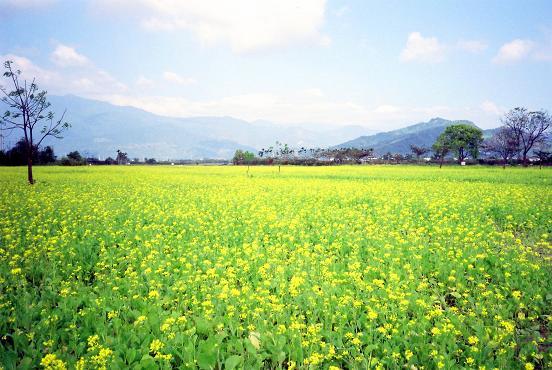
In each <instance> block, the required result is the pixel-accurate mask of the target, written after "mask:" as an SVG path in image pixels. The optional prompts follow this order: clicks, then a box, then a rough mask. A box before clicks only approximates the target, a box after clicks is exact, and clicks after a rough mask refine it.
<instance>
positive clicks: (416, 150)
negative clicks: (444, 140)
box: [410, 144, 429, 161]
mask: <svg viewBox="0 0 552 370" xmlns="http://www.w3.org/2000/svg"><path fill="white" fill-rule="evenodd" d="M410 151H411V152H412V153H413V154H414V155H415V156H416V160H417V161H420V157H421V156H422V155H424V154H426V153H428V152H429V148H426V147H423V146H417V145H414V144H412V145H410Z"/></svg>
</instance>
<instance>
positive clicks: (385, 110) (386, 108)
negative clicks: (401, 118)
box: [374, 104, 402, 114]
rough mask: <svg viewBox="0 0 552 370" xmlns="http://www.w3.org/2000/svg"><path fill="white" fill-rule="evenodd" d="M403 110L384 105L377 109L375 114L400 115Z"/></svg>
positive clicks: (394, 106)
mask: <svg viewBox="0 0 552 370" xmlns="http://www.w3.org/2000/svg"><path fill="white" fill-rule="evenodd" d="M401 110H402V109H401V107H398V106H396V105H391V104H384V105H380V106H378V107H376V109H374V113H378V114H379V113H383V114H388V113H398V112H400V111H401Z"/></svg>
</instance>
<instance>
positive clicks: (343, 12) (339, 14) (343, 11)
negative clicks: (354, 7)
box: [335, 5, 351, 17]
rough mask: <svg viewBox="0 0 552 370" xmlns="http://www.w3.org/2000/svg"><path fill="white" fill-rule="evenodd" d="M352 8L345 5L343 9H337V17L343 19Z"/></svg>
mask: <svg viewBox="0 0 552 370" xmlns="http://www.w3.org/2000/svg"><path fill="white" fill-rule="evenodd" d="M350 10H351V8H349V5H343V6H342V7H341V8H339V9H337V11H336V12H335V15H336V16H337V17H343V16H344V15H346V14H348V13H349V11H350Z"/></svg>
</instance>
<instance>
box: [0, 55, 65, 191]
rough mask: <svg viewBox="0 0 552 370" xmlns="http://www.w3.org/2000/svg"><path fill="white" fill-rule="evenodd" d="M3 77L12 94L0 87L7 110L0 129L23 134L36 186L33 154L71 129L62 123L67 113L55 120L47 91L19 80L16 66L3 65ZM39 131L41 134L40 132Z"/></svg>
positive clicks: (11, 63) (28, 176)
mask: <svg viewBox="0 0 552 370" xmlns="http://www.w3.org/2000/svg"><path fill="white" fill-rule="evenodd" d="M4 68H5V69H6V71H5V72H4V77H5V78H6V79H8V81H9V84H10V85H12V88H13V90H11V91H9V90H8V89H7V88H5V87H4V86H0V91H2V93H3V95H4V96H2V98H1V101H2V102H3V103H4V104H5V105H7V106H8V110H6V112H5V113H4V115H3V116H2V117H1V118H0V129H1V130H7V131H10V132H11V131H13V130H22V131H23V135H24V136H23V138H24V140H25V145H26V147H27V179H28V181H29V184H34V182H35V181H34V178H33V154H34V153H33V152H34V148H35V147H36V148H38V147H39V146H40V144H41V143H42V141H43V140H44V139H45V138H47V137H48V136H51V137H54V138H57V139H61V138H62V136H61V133H62V132H63V131H65V130H66V129H68V128H69V127H70V125H69V124H68V123H67V122H63V119H64V117H65V112H63V114H62V115H61V118H60V119H59V120H55V119H54V113H53V112H51V111H48V108H49V107H50V103H49V102H48V101H47V100H46V91H44V90H42V91H39V89H38V86H37V85H36V83H35V79H33V80H32V82H31V83H30V84H28V83H27V80H23V81H21V80H20V76H21V71H20V70H18V69H17V70H14V68H13V62H12V61H9V60H8V61H6V62H4ZM38 130H40V131H38Z"/></svg>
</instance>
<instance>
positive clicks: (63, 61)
mask: <svg viewBox="0 0 552 370" xmlns="http://www.w3.org/2000/svg"><path fill="white" fill-rule="evenodd" d="M50 59H51V60H52V62H54V63H55V64H56V65H57V66H59V67H73V66H83V65H86V64H88V63H89V61H88V58H86V57H85V56H84V55H82V54H79V53H77V51H76V50H75V49H74V48H72V47H70V46H67V45H63V44H59V45H58V46H56V48H55V50H54V51H53V52H52V54H51V55H50Z"/></svg>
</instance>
